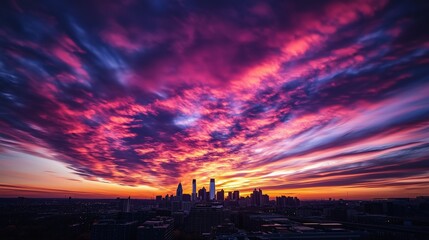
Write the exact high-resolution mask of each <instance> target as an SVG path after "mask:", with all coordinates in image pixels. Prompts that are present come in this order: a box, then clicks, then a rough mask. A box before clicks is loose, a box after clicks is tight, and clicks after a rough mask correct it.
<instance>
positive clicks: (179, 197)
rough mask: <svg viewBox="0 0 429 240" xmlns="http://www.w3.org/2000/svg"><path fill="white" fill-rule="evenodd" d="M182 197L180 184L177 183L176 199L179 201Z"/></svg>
mask: <svg viewBox="0 0 429 240" xmlns="http://www.w3.org/2000/svg"><path fill="white" fill-rule="evenodd" d="M182 196H183V188H182V183H179V185H177V190H176V197H177V199H178V200H179V201H181V200H182Z"/></svg>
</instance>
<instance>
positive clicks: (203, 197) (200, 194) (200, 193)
mask: <svg viewBox="0 0 429 240" xmlns="http://www.w3.org/2000/svg"><path fill="white" fill-rule="evenodd" d="M198 197H199V198H200V200H201V201H206V200H207V199H206V188H205V187H203V188H201V189H200V190H198Z"/></svg>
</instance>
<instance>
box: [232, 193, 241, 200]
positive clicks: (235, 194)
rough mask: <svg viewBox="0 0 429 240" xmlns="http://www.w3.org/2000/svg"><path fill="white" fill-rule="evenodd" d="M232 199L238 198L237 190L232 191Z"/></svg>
mask: <svg viewBox="0 0 429 240" xmlns="http://www.w3.org/2000/svg"><path fill="white" fill-rule="evenodd" d="M232 199H233V200H238V199H240V192H239V191H234V193H233V194H232Z"/></svg>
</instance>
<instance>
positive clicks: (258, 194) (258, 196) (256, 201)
mask: <svg viewBox="0 0 429 240" xmlns="http://www.w3.org/2000/svg"><path fill="white" fill-rule="evenodd" d="M250 198H251V204H252V206H261V202H262V190H261V189H259V191H258V190H256V188H255V189H254V190H253V193H252V194H251V195H250Z"/></svg>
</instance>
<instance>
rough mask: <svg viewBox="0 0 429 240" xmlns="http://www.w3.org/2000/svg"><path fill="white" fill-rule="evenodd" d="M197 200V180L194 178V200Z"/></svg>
mask: <svg viewBox="0 0 429 240" xmlns="http://www.w3.org/2000/svg"><path fill="white" fill-rule="evenodd" d="M196 200H197V180H195V179H192V201H193V202H194V201H196Z"/></svg>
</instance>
